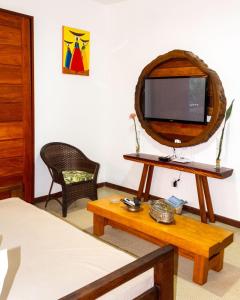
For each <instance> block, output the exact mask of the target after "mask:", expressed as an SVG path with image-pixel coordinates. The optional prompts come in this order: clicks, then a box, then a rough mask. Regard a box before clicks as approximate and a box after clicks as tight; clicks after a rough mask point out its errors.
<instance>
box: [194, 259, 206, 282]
mask: <svg viewBox="0 0 240 300" xmlns="http://www.w3.org/2000/svg"><path fill="white" fill-rule="evenodd" d="M208 269H209V260H208V259H207V258H206V257H204V256H200V255H195V257H194V268H193V281H194V282H195V283H198V284H200V285H203V284H204V283H206V282H207V277H208Z"/></svg>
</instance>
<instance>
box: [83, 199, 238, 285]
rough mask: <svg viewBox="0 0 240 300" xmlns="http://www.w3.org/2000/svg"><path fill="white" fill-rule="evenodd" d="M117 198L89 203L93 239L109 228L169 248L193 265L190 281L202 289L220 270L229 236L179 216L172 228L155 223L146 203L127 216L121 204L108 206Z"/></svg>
mask: <svg viewBox="0 0 240 300" xmlns="http://www.w3.org/2000/svg"><path fill="white" fill-rule="evenodd" d="M118 198H119V199H120V198H121V196H119V195H118V196H116V195H114V196H111V197H108V198H105V199H101V200H97V201H92V202H88V210H89V211H91V212H93V213H94V224H93V231H94V234H95V235H97V236H101V235H103V234H104V226H105V225H111V226H113V227H116V228H119V229H122V230H124V231H127V232H130V233H132V234H135V235H136V236H139V237H141V238H143V239H146V240H148V241H151V242H153V243H155V244H157V245H160V246H162V245H166V244H171V245H173V246H174V247H175V249H176V252H177V253H178V254H180V255H182V256H184V257H186V258H189V259H192V260H193V261H194V270H193V281H194V282H196V283H198V284H201V285H202V284H204V283H205V282H207V277H208V270H209V269H212V270H215V271H217V272H219V271H220V270H221V269H222V268H223V257H224V248H225V247H227V246H228V245H229V244H230V243H232V241H233V233H232V232H230V231H228V230H225V229H222V228H220V227H217V226H215V225H209V224H205V223H201V222H199V221H196V220H193V219H191V218H189V217H185V216H182V215H175V217H174V219H175V221H174V223H173V224H161V223H157V222H156V221H154V220H153V219H152V218H151V217H150V216H149V206H148V204H147V203H143V204H142V210H141V211H139V212H129V211H128V210H127V209H126V207H125V205H124V204H123V203H121V202H119V203H112V202H111V199H118Z"/></svg>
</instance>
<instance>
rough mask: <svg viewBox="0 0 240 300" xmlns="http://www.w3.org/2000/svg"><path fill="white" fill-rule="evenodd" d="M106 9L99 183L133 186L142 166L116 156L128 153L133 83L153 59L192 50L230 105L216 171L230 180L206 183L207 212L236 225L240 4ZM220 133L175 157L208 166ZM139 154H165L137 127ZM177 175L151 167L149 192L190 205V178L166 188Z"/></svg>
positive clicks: (130, 4)
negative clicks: (103, 149)
mask: <svg viewBox="0 0 240 300" xmlns="http://www.w3.org/2000/svg"><path fill="white" fill-rule="evenodd" d="M110 10H111V11H110V16H111V40H110V42H109V47H110V48H109V50H110V53H109V57H108V59H109V60H110V61H109V65H110V70H109V73H110V74H111V78H110V80H109V87H110V88H111V92H110V93H111V97H110V98H109V99H108V115H109V116H110V118H109V120H108V123H109V126H108V132H107V136H108V137H109V140H110V142H109V145H108V149H107V151H108V155H107V157H106V159H107V161H106V164H107V169H106V170H107V174H106V178H107V181H109V182H113V183H115V184H119V185H123V186H127V187H129V188H135V189H137V188H138V184H139V179H140V176H141V169H142V166H141V165H138V164H136V163H132V162H130V161H124V160H123V159H122V155H123V154H124V153H131V152H134V149H135V143H134V130H133V124H132V123H131V120H128V116H129V114H130V113H131V112H133V111H134V92H135V85H136V83H137V79H138V76H139V75H140V72H141V71H142V69H143V68H144V66H145V65H146V64H148V63H149V62H151V61H152V60H153V59H154V58H156V57H157V56H158V55H160V54H163V53H165V52H168V51H170V50H173V49H184V50H188V51H192V52H194V53H195V54H197V55H198V56H199V57H200V58H201V59H203V60H204V61H205V62H206V63H207V64H208V65H209V67H210V68H212V69H213V70H215V71H216V72H217V73H218V75H219V76H220V78H221V80H222V83H223V86H224V88H225V94H226V97H227V99H228V104H229V102H230V101H231V99H233V98H236V99H237V101H236V102H235V105H234V110H233V114H232V116H231V120H230V122H229V124H228V128H227V131H226V135H225V141H224V151H223V153H222V165H224V166H227V167H231V168H233V169H234V174H233V176H232V177H230V178H228V179H225V180H216V179H209V185H210V190H211V193H212V201H213V206H214V209H215V212H216V213H217V214H219V215H223V216H226V217H229V218H233V219H238V220H240V201H239V200H240V193H239V190H240V189H239V179H240V169H239V167H240V156H239V155H238V152H239V146H240V143H239V129H240V123H239V118H238V116H239V113H240V112H239V99H238V98H239V95H240V85H239V82H238V81H239V74H238V70H239V68H240V60H239V59H238V55H239V53H240V41H239V28H240V13H239V12H240V2H239V1H218V0H213V1H207V0H203V1H192V0H183V1H177V0H175V1H174V0H172V1H163V0H151V1H149V0H148V1H147V0H131V1H130V0H129V1H124V2H121V3H118V4H114V5H112V6H111V8H110ZM139 127H140V125H139ZM220 133H221V130H218V132H217V133H216V134H215V135H214V136H213V137H212V138H211V139H210V140H209V141H208V142H207V143H204V144H202V145H199V146H195V147H190V148H185V149H179V150H177V153H179V154H183V155H184V156H187V157H189V158H190V159H193V160H195V161H198V162H204V163H209V164H214V163H215V158H216V140H217V137H218V136H219V135H220ZM141 152H144V153H151V154H157V155H161V154H172V149H171V148H169V147H166V146H163V145H160V144H159V143H157V142H156V141H154V140H153V139H152V138H150V137H149V136H148V135H147V134H146V133H145V131H144V130H143V129H142V130H141ZM178 176H179V173H178V172H177V171H173V170H166V169H160V168H158V169H155V172H154V178H153V184H152V189H151V193H152V194H154V195H159V196H160V195H161V196H164V197H169V196H171V195H176V196H178V197H180V198H183V199H185V200H187V201H188V204H189V205H190V206H194V207H198V200H197V192H196V186H195V179H194V176H193V175H191V174H187V173H182V175H181V182H180V184H179V187H178V188H173V187H172V182H173V180H174V179H176V178H178Z"/></svg>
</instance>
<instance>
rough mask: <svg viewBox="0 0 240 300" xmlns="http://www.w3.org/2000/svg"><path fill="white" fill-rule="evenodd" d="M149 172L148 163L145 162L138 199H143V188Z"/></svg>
mask: <svg viewBox="0 0 240 300" xmlns="http://www.w3.org/2000/svg"><path fill="white" fill-rule="evenodd" d="M147 173H148V165H145V164H144V165H143V171H142V177H141V180H140V184H139V188H138V192H137V198H138V199H141V198H142V196H143V189H144V186H145V182H146V177H147Z"/></svg>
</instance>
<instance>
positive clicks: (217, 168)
mask: <svg viewBox="0 0 240 300" xmlns="http://www.w3.org/2000/svg"><path fill="white" fill-rule="evenodd" d="M220 168H221V159H216V165H215V169H216V170H220Z"/></svg>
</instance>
